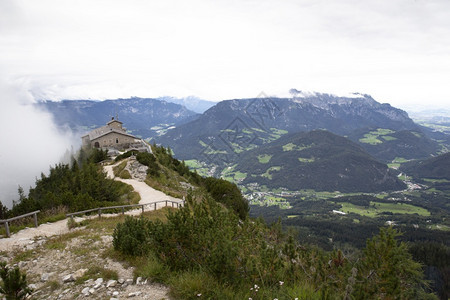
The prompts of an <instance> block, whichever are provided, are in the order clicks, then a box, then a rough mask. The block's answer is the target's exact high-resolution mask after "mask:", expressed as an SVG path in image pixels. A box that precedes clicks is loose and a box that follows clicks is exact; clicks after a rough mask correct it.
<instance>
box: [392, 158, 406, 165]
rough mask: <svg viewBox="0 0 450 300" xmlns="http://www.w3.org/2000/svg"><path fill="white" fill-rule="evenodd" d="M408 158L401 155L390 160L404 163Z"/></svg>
mask: <svg viewBox="0 0 450 300" xmlns="http://www.w3.org/2000/svg"><path fill="white" fill-rule="evenodd" d="M408 161H409V160H407V159H406V158H403V157H396V158H394V160H393V161H392V162H393V163H399V164H402V163H405V162H408Z"/></svg>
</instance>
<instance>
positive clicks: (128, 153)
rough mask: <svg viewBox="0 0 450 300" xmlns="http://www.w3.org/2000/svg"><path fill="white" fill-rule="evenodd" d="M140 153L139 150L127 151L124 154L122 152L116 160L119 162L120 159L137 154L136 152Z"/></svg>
mask: <svg viewBox="0 0 450 300" xmlns="http://www.w3.org/2000/svg"><path fill="white" fill-rule="evenodd" d="M138 153H139V152H138V151H136V150H131V151H127V152H125V153H124V154H120V155H118V156H116V158H115V159H114V161H116V162H117V161H119V160H122V159H125V158H128V157H130V156H131V155H136V154H138Z"/></svg>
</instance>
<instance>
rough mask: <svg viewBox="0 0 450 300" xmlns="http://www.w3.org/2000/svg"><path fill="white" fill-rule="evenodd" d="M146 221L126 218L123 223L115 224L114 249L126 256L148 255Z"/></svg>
mask: <svg viewBox="0 0 450 300" xmlns="http://www.w3.org/2000/svg"><path fill="white" fill-rule="evenodd" d="M148 242H149V238H148V220H146V219H144V218H143V217H141V218H139V219H135V218H132V217H130V216H127V217H126V218H125V222H124V223H119V224H117V226H116V228H115V229H114V233H113V246H114V249H115V250H117V251H120V252H122V253H124V254H127V255H133V256H140V255H144V254H146V253H148V250H149V243H148Z"/></svg>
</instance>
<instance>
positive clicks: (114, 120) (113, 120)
mask: <svg viewBox="0 0 450 300" xmlns="http://www.w3.org/2000/svg"><path fill="white" fill-rule="evenodd" d="M114 122H117V123H120V124H123V123H122V122H120V121H119V120H116V119H114V118H112V119H111V121H109V122H108V123H106V125H109V124H112V123H114Z"/></svg>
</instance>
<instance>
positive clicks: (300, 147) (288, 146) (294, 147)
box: [283, 143, 314, 151]
mask: <svg viewBox="0 0 450 300" xmlns="http://www.w3.org/2000/svg"><path fill="white" fill-rule="evenodd" d="M312 146H314V144H311V145H296V144H294V143H289V144H286V145H284V146H283V151H294V150H295V151H302V150H304V149H308V148H311V147H312Z"/></svg>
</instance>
